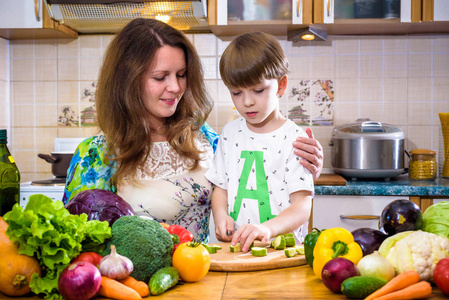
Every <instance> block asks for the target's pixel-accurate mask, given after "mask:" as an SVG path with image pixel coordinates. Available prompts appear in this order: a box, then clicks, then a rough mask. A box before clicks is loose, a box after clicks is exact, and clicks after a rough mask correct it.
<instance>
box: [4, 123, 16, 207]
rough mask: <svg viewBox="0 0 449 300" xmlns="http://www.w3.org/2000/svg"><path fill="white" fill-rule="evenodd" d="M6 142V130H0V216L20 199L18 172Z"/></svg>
mask: <svg viewBox="0 0 449 300" xmlns="http://www.w3.org/2000/svg"><path fill="white" fill-rule="evenodd" d="M6 142H7V134H6V129H0V216H3V215H4V214H5V213H7V212H8V211H10V210H11V209H12V207H13V206H14V204H16V203H19V199H20V172H19V169H18V168H17V166H16V163H15V162H14V159H13V158H12V155H11V153H10V152H9V149H8V146H7V145H6Z"/></svg>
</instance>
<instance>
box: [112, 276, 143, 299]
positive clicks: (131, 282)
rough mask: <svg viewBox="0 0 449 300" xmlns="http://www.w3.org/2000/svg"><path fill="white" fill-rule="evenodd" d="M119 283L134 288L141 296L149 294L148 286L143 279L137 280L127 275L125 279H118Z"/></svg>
mask: <svg viewBox="0 0 449 300" xmlns="http://www.w3.org/2000/svg"><path fill="white" fill-rule="evenodd" d="M119 281H120V283H122V284H124V285H126V286H127V287H130V288H132V289H133V290H135V291H136V292H137V293H139V295H140V296H141V297H146V296H148V295H149V294H150V288H149V287H148V284H146V283H145V282H143V281H139V280H137V279H135V278H134V277H131V276H128V277H126V278H125V279H122V280H119Z"/></svg>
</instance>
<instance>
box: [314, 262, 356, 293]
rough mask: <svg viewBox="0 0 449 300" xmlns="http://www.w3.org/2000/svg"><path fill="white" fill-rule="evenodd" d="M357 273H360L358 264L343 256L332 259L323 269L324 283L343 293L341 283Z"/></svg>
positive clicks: (331, 288)
mask: <svg viewBox="0 0 449 300" xmlns="http://www.w3.org/2000/svg"><path fill="white" fill-rule="evenodd" d="M357 275H359V270H358V269H357V266H356V265H355V264H354V263H353V262H352V261H350V260H349V259H346V258H343V257H337V258H334V259H331V260H330V261H328V262H327V263H326V264H325V265H324V267H323V270H322V271H321V279H322V280H323V283H324V285H325V286H326V287H327V288H328V289H329V290H331V291H332V292H334V293H341V283H342V282H343V281H344V280H345V279H347V278H349V277H352V276H357Z"/></svg>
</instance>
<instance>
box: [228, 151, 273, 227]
mask: <svg viewBox="0 0 449 300" xmlns="http://www.w3.org/2000/svg"><path fill="white" fill-rule="evenodd" d="M240 158H243V159H245V163H244V164H243V169H242V174H241V175H240V182H239V188H238V190H237V197H236V199H235V203H234V209H233V211H232V212H231V214H230V215H231V217H232V218H233V219H234V220H237V217H238V216H239V213H240V208H241V206H242V200H243V198H245V199H254V200H257V201H258V203H259V205H258V206H259V219H260V223H263V222H265V221H267V220H270V219H272V218H274V217H275V215H273V214H271V206H270V194H269V192H268V184H267V179H266V175H265V168H264V165H263V152H262V151H242V152H241V154H240ZM253 165H254V172H255V176H256V187H255V188H253V187H251V189H247V185H248V180H249V176H250V173H251V171H252V166H253Z"/></svg>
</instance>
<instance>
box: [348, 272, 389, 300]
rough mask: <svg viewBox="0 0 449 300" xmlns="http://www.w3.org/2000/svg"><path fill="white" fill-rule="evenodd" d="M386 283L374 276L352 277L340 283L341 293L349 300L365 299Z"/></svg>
mask: <svg viewBox="0 0 449 300" xmlns="http://www.w3.org/2000/svg"><path fill="white" fill-rule="evenodd" d="M386 283H387V281H386V280H385V279H381V278H378V277H374V276H354V277H349V278H348V279H346V280H345V281H343V282H342V284H341V292H342V293H343V294H344V295H345V296H346V297H348V298H351V299H365V298H366V297H368V296H369V295H371V294H372V293H374V292H375V291H377V290H378V289H380V288H381V287H383V286H384V285H385V284H386Z"/></svg>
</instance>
